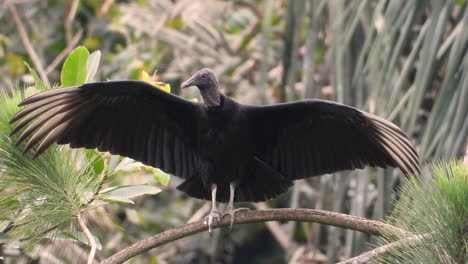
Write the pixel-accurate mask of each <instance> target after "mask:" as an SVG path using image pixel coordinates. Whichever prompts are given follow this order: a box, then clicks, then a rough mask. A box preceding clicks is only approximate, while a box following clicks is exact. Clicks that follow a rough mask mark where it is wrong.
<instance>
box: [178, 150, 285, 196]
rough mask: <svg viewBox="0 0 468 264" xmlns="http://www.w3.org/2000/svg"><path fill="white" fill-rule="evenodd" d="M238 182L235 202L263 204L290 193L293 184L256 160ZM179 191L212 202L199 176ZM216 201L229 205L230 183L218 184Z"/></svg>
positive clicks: (187, 181) (208, 189)
mask: <svg viewBox="0 0 468 264" xmlns="http://www.w3.org/2000/svg"><path fill="white" fill-rule="evenodd" d="M240 176H241V177H240V178H239V179H238V180H237V182H236V190H235V195H234V201H235V202H261V201H266V200H270V199H273V198H276V197H278V196H279V195H281V194H282V193H285V192H287V191H288V189H289V187H291V186H292V185H293V182H292V181H290V180H288V179H286V177H284V176H283V175H281V174H280V173H279V172H277V171H276V170H274V169H273V168H271V167H270V166H268V165H267V164H266V163H264V162H263V161H262V160H260V159H258V158H256V157H255V158H254V159H253V160H252V162H251V163H250V164H249V166H248V169H247V170H246V171H245V172H244V175H240ZM177 189H178V190H180V191H183V192H185V193H186V194H187V195H189V196H191V197H194V198H198V199H202V200H209V201H211V190H210V188H209V187H207V186H205V185H204V184H203V182H202V180H201V178H200V177H199V176H198V175H194V176H192V177H191V178H189V179H187V180H185V181H184V182H182V183H181V184H180V185H179V186H177ZM216 200H217V201H218V202H222V203H227V202H228V201H229V183H228V182H226V184H223V185H220V184H218V188H217V193H216Z"/></svg>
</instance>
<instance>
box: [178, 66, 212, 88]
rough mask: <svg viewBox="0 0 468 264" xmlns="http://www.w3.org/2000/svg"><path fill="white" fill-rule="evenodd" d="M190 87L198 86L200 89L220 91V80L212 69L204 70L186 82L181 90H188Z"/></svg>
mask: <svg viewBox="0 0 468 264" xmlns="http://www.w3.org/2000/svg"><path fill="white" fill-rule="evenodd" d="M190 86H197V87H198V89H200V91H201V90H205V89H207V88H208V89H210V88H211V89H213V88H214V89H218V80H217V79H216V76H215V75H214V72H213V71H212V70H211V69H208V68H204V69H201V70H199V71H198V72H196V73H195V74H194V75H192V77H190V79H188V80H186V81H185V82H183V83H182V84H181V86H180V87H181V88H182V89H183V88H187V87H190Z"/></svg>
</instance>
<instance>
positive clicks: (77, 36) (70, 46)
mask: <svg viewBox="0 0 468 264" xmlns="http://www.w3.org/2000/svg"><path fill="white" fill-rule="evenodd" d="M82 35H83V29H82V28H80V29H79V30H78V32H76V34H75V36H73V38H72V39H71V41H70V42H69V43H68V44H67V47H66V48H65V49H64V50H62V51H61V52H60V54H59V55H57V57H55V59H54V60H53V61H52V63H50V65H49V66H47V68H46V69H45V72H46V74H49V73H51V72H52V71H53V70H54V69H55V67H57V65H59V63H60V62H62V60H63V59H65V57H66V56H67V55H68V54H69V53H70V52H71V51H72V50H73V49H74V48H75V46H76V44H77V43H78V41H80V39H81V36H82Z"/></svg>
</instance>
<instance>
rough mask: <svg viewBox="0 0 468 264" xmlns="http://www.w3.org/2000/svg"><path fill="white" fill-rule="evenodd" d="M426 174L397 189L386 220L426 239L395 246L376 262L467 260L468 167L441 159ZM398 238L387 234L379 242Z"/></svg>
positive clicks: (462, 261) (454, 261) (455, 261)
mask: <svg viewBox="0 0 468 264" xmlns="http://www.w3.org/2000/svg"><path fill="white" fill-rule="evenodd" d="M425 176H426V178H423V179H418V178H412V179H410V180H409V181H408V183H407V184H406V185H405V187H404V188H403V189H402V190H400V192H399V195H400V197H399V200H398V201H397V202H396V205H395V210H394V211H393V213H392V215H391V216H390V218H389V220H388V222H389V223H390V224H392V225H395V226H397V227H400V228H403V229H404V230H408V231H410V232H412V233H414V234H428V238H427V239H426V240H424V241H423V242H421V243H417V244H416V245H411V246H404V247H399V248H397V249H394V250H392V251H390V252H389V253H388V254H385V255H383V256H382V257H381V258H380V259H379V260H378V261H377V262H378V263H392V264H397V263H434V264H436V263H437V264H439V263H447V264H449V263H454V264H456V263H468V168H467V167H466V166H464V165H463V164H462V163H461V161H452V162H449V163H444V162H441V163H439V164H438V165H434V166H433V168H432V170H431V171H427V172H426V175H425ZM400 239H402V237H399V236H398V235H395V234H388V235H386V236H385V237H384V239H382V241H381V243H382V244H389V243H391V242H395V241H398V240H400Z"/></svg>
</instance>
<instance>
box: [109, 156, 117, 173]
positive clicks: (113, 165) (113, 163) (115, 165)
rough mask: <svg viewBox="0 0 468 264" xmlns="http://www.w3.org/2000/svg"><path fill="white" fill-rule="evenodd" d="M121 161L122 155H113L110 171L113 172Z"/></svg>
mask: <svg viewBox="0 0 468 264" xmlns="http://www.w3.org/2000/svg"><path fill="white" fill-rule="evenodd" d="M119 163H120V155H112V156H111V159H110V162H109V172H113V171H114V170H115V169H116V168H117V166H118V165H119Z"/></svg>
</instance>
